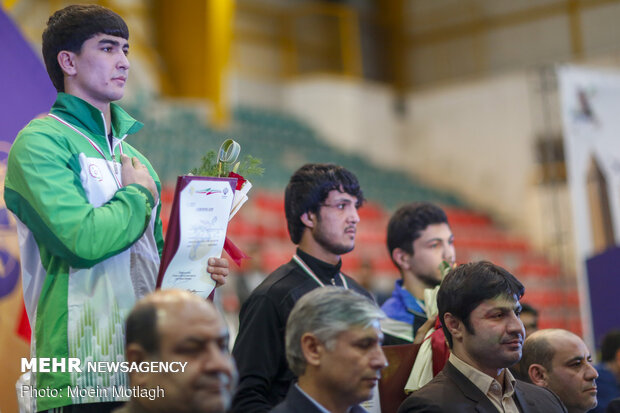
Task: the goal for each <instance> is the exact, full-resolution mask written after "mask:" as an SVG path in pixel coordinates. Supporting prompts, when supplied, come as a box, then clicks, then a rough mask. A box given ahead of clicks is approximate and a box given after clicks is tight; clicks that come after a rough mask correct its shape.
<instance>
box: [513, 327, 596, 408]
mask: <svg viewBox="0 0 620 413" xmlns="http://www.w3.org/2000/svg"><path fill="white" fill-rule="evenodd" d="M519 369H520V373H521V375H522V376H523V377H525V378H528V379H529V380H530V381H531V382H532V383H533V384H535V385H537V386H540V387H545V388H548V389H549V390H551V391H553V392H554V393H555V394H557V395H558V397H559V398H560V399H561V400H562V403H564V405H565V406H566V408H567V409H568V411H569V413H583V412H587V411H588V410H590V409H592V408H594V407H595V406H596V404H597V400H596V381H595V379H596V378H597V377H598V373H597V372H596V369H595V368H594V367H593V366H592V356H591V354H590V351H589V350H588V348H587V346H586V345H585V343H584V342H583V340H582V339H581V338H579V336H577V335H575V334H573V333H571V332H570V331H566V330H561V329H547V330H539V331H537V332H535V333H533V334H532V335H531V336H529V337H528V338H527V339H526V340H525V343H524V345H523V357H522V359H521V363H520V364H519Z"/></svg>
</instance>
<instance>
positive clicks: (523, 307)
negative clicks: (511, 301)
mask: <svg viewBox="0 0 620 413" xmlns="http://www.w3.org/2000/svg"><path fill="white" fill-rule="evenodd" d="M523 313H530V314H532V315H533V316H534V317H538V310H537V309H535V308H534V307H532V306H531V305H529V304H528V303H521V314H523Z"/></svg>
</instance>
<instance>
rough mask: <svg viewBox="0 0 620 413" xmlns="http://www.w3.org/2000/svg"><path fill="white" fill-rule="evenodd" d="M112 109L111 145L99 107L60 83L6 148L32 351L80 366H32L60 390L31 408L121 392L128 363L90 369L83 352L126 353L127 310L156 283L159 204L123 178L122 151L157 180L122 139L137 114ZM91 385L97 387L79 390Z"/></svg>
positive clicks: (101, 356) (115, 357)
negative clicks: (46, 107) (43, 111)
mask: <svg viewBox="0 0 620 413" xmlns="http://www.w3.org/2000/svg"><path fill="white" fill-rule="evenodd" d="M111 119H112V131H111V133H112V136H113V138H112V140H113V148H112V149H111V145H110V143H109V139H108V135H109V131H107V130H106V126H105V122H104V118H103V114H102V113H101V112H100V111H99V110H98V109H96V108H95V107H93V106H91V105H90V104H88V103H87V102H85V101H84V100H82V99H79V98H77V97H75V96H72V95H68V94H65V93H59V94H58V97H57V100H56V102H55V103H54V105H53V107H52V109H51V111H50V114H48V115H47V116H45V117H43V118H41V119H35V120H33V121H31V122H30V123H29V124H28V125H27V126H26V127H25V128H24V129H23V130H22V131H21V132H20V133H19V134H18V136H17V138H16V140H15V142H14V144H13V146H12V148H11V151H10V153H9V158H8V166H7V174H6V180H5V192H4V197H5V201H6V205H7V207H8V208H9V209H10V210H11V211H12V212H13V213H14V214H15V216H16V218H17V229H18V237H19V243H20V252H21V266H22V281H23V291H24V301H25V304H26V310H27V312H28V317H29V320H30V324H31V327H32V331H33V336H32V343H31V357H37V358H43V357H49V358H57V359H59V358H79V359H80V360H81V361H80V368H81V370H82V372H77V371H73V372H69V371H65V372H62V371H56V372H37V373H36V374H34V382H33V383H32V385H33V387H35V388H37V389H49V390H51V393H53V394H56V393H55V391H57V392H58V397H38V398H37V400H36V409H37V410H43V409H51V408H54V407H59V406H64V405H68V404H82V403H92V402H102V401H122V400H126V398H124V397H122V396H119V393H118V391H114V390H117V389H118V387H117V386H126V385H127V375H126V374H125V373H122V372H116V373H109V372H94V371H89V370H92V369H88V365H87V362H89V361H91V362H97V361H112V362H121V361H124V360H125V355H124V337H125V332H124V320H125V317H126V315H127V313H128V312H129V310H130V309H131V308H132V307H133V305H134V303H135V301H136V299H138V298H140V297H142V296H143V295H145V294H146V293H148V292H150V291H153V290H154V289H155V282H156V279H157V271H158V269H159V258H160V253H161V249H162V247H163V238H162V228H161V220H160V218H159V210H160V207H159V204H158V205H155V203H154V199H153V196H152V195H151V193H150V192H149V191H148V190H147V189H146V188H145V187H143V186H141V185H138V184H131V185H128V186H124V187H123V186H122V184H121V183H122V177H121V165H120V155H121V154H122V153H124V154H126V155H129V156H130V157H133V156H136V157H138V159H139V160H140V162H142V163H143V164H145V165H146V166H147V167H148V169H149V172H150V174H151V176H152V177H153V179H154V180H155V182H156V184H157V187H158V190H161V185H160V182H159V179H158V177H157V175H156V173H155V171H154V170H153V168H152V167H151V165H150V163H149V162H148V160H147V159H146V158H145V157H144V156H143V155H142V154H140V153H139V152H138V151H137V150H136V149H134V148H133V147H132V146H130V145H129V144H128V143H126V142H124V140H125V137H126V136H127V135H128V134H132V133H135V132H137V131H138V130H139V129H140V128H141V127H142V124H141V123H139V122H137V121H136V120H134V119H133V118H131V117H130V116H129V115H128V114H127V113H126V112H125V111H124V110H123V109H121V108H120V107H119V106H117V105H115V104H111ZM57 370H60V369H57ZM88 388H92V389H94V390H95V391H92V392H91V393H96V394H95V395H94V396H93V397H91V396H88V395H86V396H84V397H82V396H81V395H79V394H78V395H76V394H75V390H76V389H78V390H79V389H88ZM72 390H73V391H72ZM48 393H50V392H48ZM84 393H85V392H84V391H82V392H81V394H82V395H84Z"/></svg>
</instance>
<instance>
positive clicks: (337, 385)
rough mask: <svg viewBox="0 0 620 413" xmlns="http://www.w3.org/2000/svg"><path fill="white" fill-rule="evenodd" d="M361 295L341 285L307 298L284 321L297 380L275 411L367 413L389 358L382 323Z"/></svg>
mask: <svg viewBox="0 0 620 413" xmlns="http://www.w3.org/2000/svg"><path fill="white" fill-rule="evenodd" d="M384 317H385V314H384V313H383V311H381V309H379V307H377V306H376V304H375V303H374V302H373V301H372V300H370V299H369V298H368V297H365V296H363V295H361V294H358V293H356V292H354V291H351V290H345V289H343V288H338V287H325V288H317V289H315V290H314V291H312V292H310V293H308V294H306V295H304V296H303V297H302V298H301V299H300V300H299V301H297V303H296V304H295V307H293V310H292V311H291V315H290V317H289V318H288V321H287V323H286V360H287V362H288V364H289V366H290V368H291V370H292V371H293V373H295V375H296V376H297V377H298V381H297V382H296V383H293V384H292V385H291V387H290V388H289V391H288V394H287V395H286V398H285V399H284V401H282V402H281V403H280V404H279V405H277V406H276V407H275V408H274V409H273V410H272V413H325V412H330V413H347V412H348V413H364V412H366V410H364V409H363V408H362V407H360V406H359V403H361V402H363V401H365V400H368V399H370V398H371V397H372V394H373V393H372V392H373V390H374V389H375V388H376V385H377V382H378V381H379V377H380V376H381V370H382V369H383V368H385V367H386V366H387V360H386V358H385V355H384V354H383V350H382V349H381V343H382V342H383V333H382V332H381V326H380V324H379V320H380V319H382V318H384Z"/></svg>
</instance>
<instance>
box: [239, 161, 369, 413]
mask: <svg viewBox="0 0 620 413" xmlns="http://www.w3.org/2000/svg"><path fill="white" fill-rule="evenodd" d="M363 201H364V196H363V194H362V190H361V189H360V186H359V183H358V181H357V178H356V177H355V175H353V174H352V173H351V172H349V171H348V170H346V169H345V168H343V167H341V166H337V165H333V164H308V165H304V166H302V167H301V168H300V169H299V170H298V171H297V172H295V173H294V174H293V176H292V177H291V179H290V182H289V184H288V186H287V187H286V191H285V197H284V209H285V213H286V220H287V223H288V230H289V235H290V237H291V241H293V243H294V244H297V245H298V248H297V251H296V253H295V254H294V255H293V258H292V259H291V261H289V262H288V263H287V264H284V265H282V266H281V267H280V268H278V269H276V270H275V271H274V272H273V273H271V274H270V275H269V276H268V277H267V278H266V279H265V281H263V282H262V283H261V284H260V285H259V286H258V287H257V288H256V290H254V292H253V293H252V294H251V295H250V297H249V298H248V299H247V301H246V302H245V303H244V304H243V306H242V307H241V312H240V314H239V334H238V336H237V340H236V341H235V346H234V348H233V356H234V358H235V360H236V362H237V366H238V369H239V386H238V390H237V393H236V395H235V397H234V399H233V408H232V411H233V412H235V413H248V412H252V413H260V412H268V411H269V410H271V409H272V408H273V407H274V406H275V405H276V404H278V403H279V402H280V401H282V399H284V396H285V395H286V392H287V391H288V388H289V386H290V384H291V382H292V381H293V379H294V377H295V376H294V374H293V373H292V372H291V370H290V369H289V368H288V366H287V364H286V359H285V354H284V329H285V325H286V320H287V318H288V315H289V313H290V312H291V309H292V308H293V306H294V305H295V303H296V302H297V300H299V299H300V298H301V297H302V296H303V295H304V294H306V293H308V292H309V291H312V290H314V289H315V288H318V287H323V286H325V285H335V286H338V287H342V288H345V289H352V290H355V291H358V292H360V293H362V294H364V295H367V296H368V297H370V294H369V293H368V292H366V290H364V289H363V288H362V287H361V286H360V285H359V284H357V283H356V282H355V281H354V280H353V279H351V278H350V277H348V276H346V275H344V274H342V273H341V272H340V267H341V265H342V261H341V259H340V256H341V255H342V254H346V253H347V252H349V251H351V250H352V249H353V247H354V246H355V233H356V229H357V224H358V222H359V220H360V218H359V215H358V214H357V209H358V208H359V207H360V206H361V205H362V203H363Z"/></svg>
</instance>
